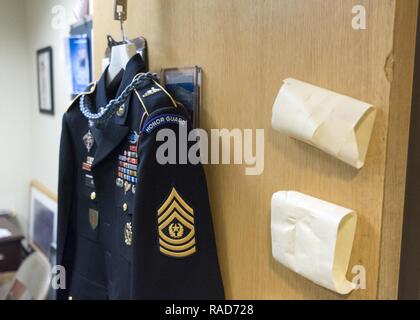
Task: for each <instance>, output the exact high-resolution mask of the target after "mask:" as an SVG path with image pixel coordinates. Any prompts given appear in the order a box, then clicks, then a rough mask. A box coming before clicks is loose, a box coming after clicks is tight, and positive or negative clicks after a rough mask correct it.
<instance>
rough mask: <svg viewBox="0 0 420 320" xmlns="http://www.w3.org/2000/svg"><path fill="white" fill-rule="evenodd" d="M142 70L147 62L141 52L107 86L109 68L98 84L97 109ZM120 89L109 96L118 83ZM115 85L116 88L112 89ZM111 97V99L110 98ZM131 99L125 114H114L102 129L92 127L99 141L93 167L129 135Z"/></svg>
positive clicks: (105, 103) (118, 92) (143, 70)
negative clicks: (128, 116)
mask: <svg viewBox="0 0 420 320" xmlns="http://www.w3.org/2000/svg"><path fill="white" fill-rule="evenodd" d="M140 72H145V64H144V62H143V60H142V58H141V56H140V55H139V54H136V55H134V56H133V57H132V58H131V59H130V61H129V62H128V63H127V66H126V69H125V71H123V72H122V73H121V72H120V74H119V75H118V76H117V77H116V79H114V81H113V82H112V83H111V84H110V86H107V74H108V68H107V69H106V70H105V72H104V73H103V74H102V76H101V78H100V80H99V81H98V84H97V91H96V95H95V101H96V109H97V110H98V109H99V108H101V107H105V106H106V105H107V104H108V102H109V100H111V99H114V98H116V97H118V96H119V95H120V94H121V93H122V92H123V91H124V89H125V88H126V87H127V86H128V85H129V84H130V83H131V81H132V80H133V78H134V76H135V75H136V74H138V73H140ZM118 82H120V84H119V86H118V90H117V91H116V92H117V93H116V95H115V96H109V95H110V94H112V92H111V91H114V92H115V86H117V85H118ZM113 86H114V90H112V89H113V88H112V87H113ZM108 99H109V100H108ZM130 99H131V98H129V99H128V100H127V102H126V103H125V111H124V114H122V115H120V116H118V115H114V117H113V119H111V120H110V121H109V122H108V124H107V126H106V127H105V128H104V129H102V130H100V129H97V128H92V134H93V135H94V137H95V141H96V142H97V143H98V148H97V150H96V152H95V156H94V157H95V160H94V162H93V167H95V166H97V165H98V164H99V163H100V162H101V161H103V160H104V159H105V158H106V157H107V156H108V155H109V154H110V153H111V152H112V151H113V150H114V149H115V148H116V147H117V146H118V145H119V144H120V143H121V141H122V140H123V139H124V138H125V137H126V136H127V134H128V132H129V128H128V127H127V125H126V122H127V115H128V111H129V107H130Z"/></svg>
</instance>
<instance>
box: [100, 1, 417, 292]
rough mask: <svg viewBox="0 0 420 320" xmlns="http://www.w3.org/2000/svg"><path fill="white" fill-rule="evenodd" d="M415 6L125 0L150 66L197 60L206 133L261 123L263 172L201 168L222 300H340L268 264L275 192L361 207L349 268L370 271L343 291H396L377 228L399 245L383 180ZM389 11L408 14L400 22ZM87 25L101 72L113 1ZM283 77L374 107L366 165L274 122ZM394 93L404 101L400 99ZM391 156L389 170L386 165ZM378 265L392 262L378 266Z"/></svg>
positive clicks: (402, 140)
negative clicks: (361, 286) (358, 16)
mask: <svg viewBox="0 0 420 320" xmlns="http://www.w3.org/2000/svg"><path fill="white" fill-rule="evenodd" d="M357 4H362V5H364V6H365V7H366V9H367V13H368V16H367V19H368V20H367V21H368V25H367V30H359V31H356V30H353V29H352V24H351V22H352V18H353V15H352V7H353V6H354V5H357ZM415 7H417V0H416V1H410V4H409V5H407V2H406V1H400V0H357V1H356V0H340V1H337V0H136V1H133V0H129V14H128V21H127V23H126V30H127V33H128V35H129V36H130V37H135V36H138V35H142V36H144V37H146V38H147V40H148V43H149V53H150V57H149V58H150V64H151V69H152V70H154V71H158V70H160V69H161V68H162V67H173V66H188V65H194V64H197V65H200V66H201V67H202V68H203V70H204V101H203V105H204V110H203V112H202V125H203V127H204V128H205V129H211V128H228V129H233V128H240V129H243V128H247V129H265V170H264V173H263V174H262V175H261V176H255V177H251V176H246V175H245V166H233V165H230V166H222V165H220V166H211V165H209V166H207V167H206V171H207V177H208V184H209V191H210V197H211V203H212V209H213V216H214V221H215V228H216V236H217V242H218V249H219V255H220V262H221V267H222V273H223V279H224V283H225V287H226V293H227V297H228V298H233V299H339V298H342V297H340V296H338V295H336V294H334V293H332V292H330V291H328V290H326V289H323V288H320V287H319V286H317V285H315V284H312V283H311V282H309V281H307V280H305V279H303V278H302V277H300V276H298V275H296V274H294V273H293V272H291V271H289V270H287V269H286V268H284V267H282V266H281V265H279V264H278V263H276V262H275V261H274V260H273V258H272V256H271V244H270V243H271V242H270V201H271V196H272V194H273V193H274V192H276V191H279V190H297V191H300V192H304V193H307V194H310V195H313V196H316V197H319V198H322V199H325V200H327V201H331V202H334V203H337V204H340V205H343V206H345V207H350V208H353V209H355V210H357V212H358V214H359V224H358V228H357V234H356V239H355V247H354V250H353V255H352V259H351V265H352V266H353V265H363V266H364V267H365V268H366V270H367V289H366V290H359V291H356V292H354V293H352V294H351V295H349V296H348V297H345V298H350V299H375V298H377V297H378V296H379V295H380V294H379V288H381V292H382V294H381V297H387V298H395V297H396V295H395V287H396V280H395V279H397V276H396V275H398V265H399V264H398V262H397V261H396V256H397V255H398V253H399V251H398V250H399V245H398V244H397V245H396V246H394V247H392V248H390V249H389V250H391V251H387V250H388V249H387V246H386V245H384V242H383V237H382V232H385V231H389V230H390V231H392V232H396V234H395V237H393V238H392V239H397V240H398V239H399V237H400V235H401V231H400V230H401V221H400V217H401V214H402V200H401V199H403V194H404V184H403V183H394V181H393V180H392V179H391V177H392V173H393V174H395V173H401V172H404V170H405V165H406V152H407V141H406V140H407V134H408V131H404V132H403V133H402V134H401V136H400V137H399V138H398V139H390V138H389V137H390V136H391V138H392V136H393V135H399V134H400V133H399V131H398V129H401V128H408V117H409V109H410V108H409V101H408V99H407V97H409V95H410V94H411V91H410V90H411V86H408V87H407V86H406V85H410V84H411V81H412V79H411V73H412V65H411V64H412V56H413V53H414V42H415V41H414V36H412V35H411V34H413V35H414V31H415V18H416V10H413V9H415ZM397 12H400V13H403V14H404V15H403V16H404V19H401V18H400V19H396V16H397V14H396V13H397ZM403 20H405V21H403ZM402 25H405V27H404V28H403V27H402ZM399 30H404V31H405V41H406V43H405V45H404V46H402V47H401V48H399V49H398V50H395V48H394V45H395V43H396V40H395V39H396V38H395V37H394V33H397V32H398V31H399ZM94 32H95V34H94V39H95V44H94V50H95V66H96V71H97V72H96V73H97V75H99V73H100V70H99V69H100V65H101V62H100V60H101V59H102V57H103V52H104V50H105V46H106V39H105V35H106V34H112V35H114V36H115V37H119V24H118V22H115V21H113V19H112V0H100V1H98V0H95V1H94ZM395 68H401V69H398V70H395ZM402 70H405V71H406V72H405V74H403V73H402V72H401V71H402ZM407 71H408V72H407ZM393 74H394V75H396V77H395V78H393ZM287 77H294V78H297V79H300V80H303V81H307V82H310V83H314V84H316V85H319V86H322V87H325V88H328V89H331V90H334V91H337V92H340V93H343V94H346V95H349V96H352V97H355V98H358V99H361V100H364V101H367V102H370V103H372V104H374V105H375V106H377V107H378V109H379V112H378V117H377V122H376V125H375V129H374V133H373V138H372V143H371V146H370V149H369V153H368V156H367V161H366V166H365V167H364V168H363V169H362V170H360V171H357V170H355V169H353V168H351V167H349V166H347V165H346V164H344V163H341V162H340V161H338V160H335V159H333V158H332V157H330V156H328V155H326V154H324V153H323V152H321V151H318V150H317V149H315V148H313V147H310V146H308V145H305V144H303V143H300V142H298V141H295V140H293V139H290V138H288V137H286V136H284V135H282V134H280V133H278V132H275V131H273V130H272V129H271V109H272V105H273V102H274V99H275V97H276V95H277V92H278V90H279V88H280V86H281V84H282V80H283V79H285V78H287ZM402 84H404V85H402ZM390 97H394V100H393V101H391V99H390ZM398 97H402V98H404V100H403V101H402V105H401V104H399V103H398V101H397V98H398ZM391 102H392V103H391ZM391 108H392V109H391ZM398 108H401V112H402V113H403V114H402V116H401V117H400V118H398V117H399V112H398ZM390 117H391V118H390ZM394 118H395V119H399V120H398V121H396V122H393V121H392V120H393V119H394ZM390 123H391V124H393V123H396V125H394V126H393V127H390ZM390 130H391V131H390ZM389 143H391V145H388V144H389ZM397 146H398V148H396V147H397ZM389 150H394V151H398V152H399V157H398V159H397V160H398V161H396V160H394V161H391V160H392V159H391V160H390V161H387V160H389V159H390V158H392V157H393V155H392V154H391V153H390V152H389ZM387 163H389V165H390V166H392V168H393V169H396V170H394V171H392V172H391V171H390V170H388V169H389V168H387ZM385 177H388V179H387V180H386V179H385ZM391 194H394V195H395V196H396V198H395V199H396V202H395V208H394V207H392V208H393V209H392V212H391V211H390V210H388V211H386V208H385V210H384V206H385V205H386V201H388V203H391V202H392V201H391V200H392V197H390V195H391ZM385 195H388V198H387V199H385V198H384V196H385ZM384 213H387V215H386V216H385V217H386V218H387V220H386V221H387V224H386V225H383V218H384ZM393 215H395V219H393ZM386 239H391V238H389V237H388V238H386ZM397 251H398V252H397ZM384 257H387V259H386V258H384ZM381 263H393V264H394V265H393V267H392V268H391V270H387V271H384V270H385V269H383V268H381ZM350 270H351V267H350ZM380 272H382V273H381V277H379V274H380ZM349 276H351V273H349ZM380 281H381V284H383V285H381V286H380V283H379V282H380ZM387 281H388V282H391V284H387ZM393 287H394V288H393Z"/></svg>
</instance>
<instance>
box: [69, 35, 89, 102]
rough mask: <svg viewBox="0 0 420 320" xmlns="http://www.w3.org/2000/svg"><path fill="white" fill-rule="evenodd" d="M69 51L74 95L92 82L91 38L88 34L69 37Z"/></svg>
mask: <svg viewBox="0 0 420 320" xmlns="http://www.w3.org/2000/svg"><path fill="white" fill-rule="evenodd" d="M69 51H70V52H69V53H70V62H71V76H72V85H73V90H72V94H73V96H77V95H78V94H79V93H81V92H83V91H84V90H85V89H86V87H87V86H88V85H89V84H90V83H91V82H92V70H91V69H92V68H91V55H90V40H89V38H88V36H87V35H77V36H72V37H70V38H69Z"/></svg>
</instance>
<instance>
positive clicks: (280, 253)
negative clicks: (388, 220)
mask: <svg viewBox="0 0 420 320" xmlns="http://www.w3.org/2000/svg"><path fill="white" fill-rule="evenodd" d="M356 222H357V216H356V213H355V212H354V211H353V210H351V209H347V208H343V207H340V206H338V205H335V204H332V203H329V202H325V201H322V200H319V199H317V198H313V197H310V196H307V195H305V194H302V193H298V192H294V191H281V192H277V193H275V194H274V195H273V198H272V201H271V237H272V251H273V257H274V258H275V259H276V260H277V261H278V262H280V263H281V264H282V265H284V266H286V267H287V268H289V269H291V270H293V271H295V272H296V273H298V274H300V275H302V276H304V277H305V278H307V279H309V280H311V281H313V282H315V283H316V284H318V285H320V286H323V287H325V288H327V289H330V290H333V291H335V292H337V293H339V294H343V295H344V294H348V293H350V292H351V291H352V290H354V289H355V285H354V284H353V283H352V282H350V281H348V280H347V279H346V272H347V269H348V265H349V261H350V255H351V250H352V247H353V239H354V233H355V231H356Z"/></svg>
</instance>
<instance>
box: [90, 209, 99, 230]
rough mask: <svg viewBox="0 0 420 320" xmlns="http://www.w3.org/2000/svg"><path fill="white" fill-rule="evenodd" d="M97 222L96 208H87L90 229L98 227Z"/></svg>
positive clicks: (97, 213)
mask: <svg viewBox="0 0 420 320" xmlns="http://www.w3.org/2000/svg"><path fill="white" fill-rule="evenodd" d="M98 223H99V212H98V211H97V210H93V209H89V224H90V227H91V228H92V230H95V229H96V228H97V227H98Z"/></svg>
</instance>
